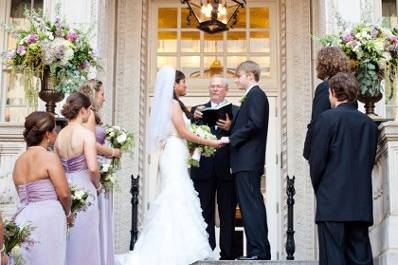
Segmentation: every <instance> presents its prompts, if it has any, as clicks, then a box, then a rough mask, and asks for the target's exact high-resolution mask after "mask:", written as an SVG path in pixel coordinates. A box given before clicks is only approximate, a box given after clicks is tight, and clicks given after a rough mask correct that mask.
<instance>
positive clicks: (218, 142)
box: [209, 140, 223, 148]
mask: <svg viewBox="0 0 398 265" xmlns="http://www.w3.org/2000/svg"><path fill="white" fill-rule="evenodd" d="M209 146H211V147H214V148H220V147H222V146H223V143H222V142H221V140H210V142H209Z"/></svg>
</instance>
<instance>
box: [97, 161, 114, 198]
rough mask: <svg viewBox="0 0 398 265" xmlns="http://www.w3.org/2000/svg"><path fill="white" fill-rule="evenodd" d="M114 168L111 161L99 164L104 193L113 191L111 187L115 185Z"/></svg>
mask: <svg viewBox="0 0 398 265" xmlns="http://www.w3.org/2000/svg"><path fill="white" fill-rule="evenodd" d="M114 173H115V168H114V165H113V163H112V160H108V159H104V160H102V163H101V164H100V174H101V178H100V181H101V184H102V186H103V187H104V189H105V192H110V191H112V190H113V185H114V184H115V180H116V179H115V176H114Z"/></svg>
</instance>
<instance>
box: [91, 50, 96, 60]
mask: <svg viewBox="0 0 398 265" xmlns="http://www.w3.org/2000/svg"><path fill="white" fill-rule="evenodd" d="M91 54H92V55H93V57H94V58H95V57H97V56H98V51H97V50H96V49H93V51H92V52H91Z"/></svg>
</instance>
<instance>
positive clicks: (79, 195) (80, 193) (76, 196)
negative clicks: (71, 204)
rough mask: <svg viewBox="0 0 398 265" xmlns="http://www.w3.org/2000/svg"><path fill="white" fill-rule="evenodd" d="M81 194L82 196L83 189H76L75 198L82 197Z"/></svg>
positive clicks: (79, 198)
mask: <svg viewBox="0 0 398 265" xmlns="http://www.w3.org/2000/svg"><path fill="white" fill-rule="evenodd" d="M83 196H84V191H81V190H79V191H76V193H75V198H76V199H77V200H81V199H83Z"/></svg>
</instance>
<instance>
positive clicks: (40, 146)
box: [28, 145, 48, 151]
mask: <svg viewBox="0 0 398 265" xmlns="http://www.w3.org/2000/svg"><path fill="white" fill-rule="evenodd" d="M34 148H40V149H43V150H46V151H48V150H47V148H45V147H44V146H42V145H34V146H29V147H28V149H34Z"/></svg>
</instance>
